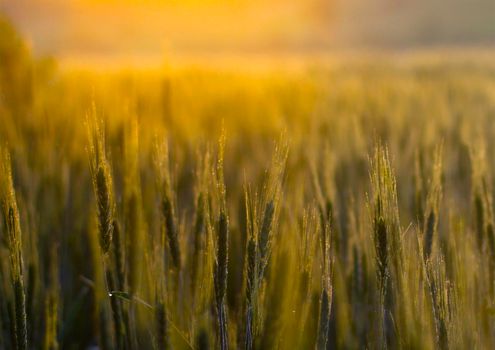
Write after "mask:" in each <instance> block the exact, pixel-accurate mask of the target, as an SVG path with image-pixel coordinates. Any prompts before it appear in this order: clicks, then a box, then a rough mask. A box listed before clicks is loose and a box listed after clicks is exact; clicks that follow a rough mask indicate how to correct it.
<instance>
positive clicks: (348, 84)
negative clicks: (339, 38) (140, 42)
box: [0, 36, 495, 349]
mask: <svg viewBox="0 0 495 350" xmlns="http://www.w3.org/2000/svg"><path fill="white" fill-rule="evenodd" d="M19 40H20V39H19ZM0 55H1V63H2V64H1V65H0V143H1V147H2V167H0V170H1V172H0V179H1V181H0V183H1V184H2V185H1V191H2V192H1V195H2V205H3V206H2V209H3V211H2V213H3V217H4V220H2V224H0V237H1V238H2V243H1V245H0V295H1V297H0V316H1V317H0V325H1V327H0V348H6V349H8V348H13V347H17V348H23V344H24V341H25V342H26V343H27V344H28V347H29V348H31V347H35V348H38V347H39V348H46V349H55V348H57V347H61V348H86V347H90V346H92V345H98V346H99V347H101V348H139V349H143V348H152V347H156V348H163V347H165V346H173V347H174V348H178V349H181V348H185V349H186V348H198V349H206V348H208V347H210V348H219V347H220V346H223V347H224V348H226V347H228V348H244V347H246V348H266V349H271V348H280V349H292V348H300V349H310V348H315V347H316V348H319V349H321V348H350V349H353V348H372V349H373V348H382V347H383V346H385V344H386V345H387V346H388V347H389V348H390V349H394V348H413V349H428V348H444V349H446V348H452V349H460V348H479V349H483V348H485V349H488V348H492V347H493V346H495V338H494V334H495V333H494V332H495V320H494V318H493V315H494V310H495V309H494V308H495V300H494V297H495V291H494V278H495V276H494V267H495V234H494V231H493V224H494V221H493V220H494V216H493V200H492V197H493V184H494V182H493V181H494V177H493V175H494V174H493V171H494V170H495V158H494V157H493V156H492V152H491V151H490V150H492V149H494V147H495V144H494V142H495V122H494V120H495V64H494V63H492V62H494V61H493V60H491V57H494V55H493V54H492V53H490V52H483V53H479V55H478V54H475V53H472V54H469V55H464V56H463V55H446V54H445V53H443V54H442V53H441V52H440V53H438V54H421V55H414V54H412V53H411V54H403V55H400V56H397V57H395V58H383V57H379V56H374V57H370V58H369V59H362V58H361V59H359V60H357V59H355V60H353V59H345V58H341V59H336V58H334V59H331V60H323V59H322V60H319V61H318V62H315V63H311V64H307V63H306V64H299V63H297V64H295V66H297V67H296V68H295V66H292V65H289V66H285V67H284V66H283V65H282V66H276V67H269V66H260V68H259V69H257V68H256V66H249V62H243V63H242V65H240V67H239V66H236V63H235V62H234V63H231V64H230V65H225V66H222V67H223V68H221V67H216V66H214V65H209V64H205V65H203V66H202V65H201V64H195V65H181V66H176V65H173V64H170V65H167V66H164V67H163V68H161V69H126V70H120V69H114V70H112V71H101V70H100V71H99V70H97V69H92V68H88V67H82V66H80V67H77V68H76V67H74V66H73V67H72V68H67V67H64V66H62V67H57V65H56V62H54V61H50V60H34V59H32V58H31V57H30V55H29V53H28V51H27V50H26V49H25V48H24V47H23V45H22V43H21V42H20V41H17V39H15V36H12V37H11V38H10V39H9V40H3V41H2V42H1V43H0ZM446 56H449V57H446ZM323 61H324V62H323ZM253 65H254V63H253ZM245 66H246V67H247V68H246V69H243V67H245ZM98 127H99V128H100V129H98ZM222 130H223V131H222ZM88 135H89V136H88ZM219 140H221V141H220V142H219ZM222 140H223V141H222ZM103 145H104V147H103ZM223 152H224V154H223ZM7 153H9V154H10V159H9V158H8V157H7V156H6V154H7ZM222 154H223V155H222ZM9 163H11V164H12V169H11V170H12V176H13V189H14V190H15V197H13V195H12V192H11V191H10V189H11V186H10V180H9V173H10V168H9V166H8V164H9ZM222 173H224V175H223V176H222ZM223 184H225V191H223V189H224V186H223ZM93 188H94V191H93ZM13 203H17V207H18V213H19V214H18V216H17V208H16V206H15V205H14V204H13ZM117 227H119V229H117ZM117 230H118V231H117ZM227 233H228V234H227ZM227 246H228V249H227V248H226V247H227ZM227 250H228V259H227ZM19 265H20V266H21V267H22V268H20V269H19ZM226 271H228V274H225V273H226ZM19 281H22V283H20V284H19ZM19 285H21V287H19ZM22 300H23V301H24V302H21V301H22ZM23 320H24V322H23ZM23 327H24V329H25V331H26V332H25V334H24V333H23V332H22V330H23ZM227 338H228V339H227ZM222 341H223V342H222Z"/></svg>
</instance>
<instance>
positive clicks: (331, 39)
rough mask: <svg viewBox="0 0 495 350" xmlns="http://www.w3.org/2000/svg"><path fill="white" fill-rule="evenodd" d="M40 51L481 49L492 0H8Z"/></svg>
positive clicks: (144, 57) (86, 55) (122, 56)
mask: <svg viewBox="0 0 495 350" xmlns="http://www.w3.org/2000/svg"><path fill="white" fill-rule="evenodd" d="M0 4H1V5H0V10H1V11H2V12H3V13H4V14H6V15H7V16H8V17H9V18H10V19H11V20H12V21H13V22H14V24H15V26H16V27H17V28H18V29H19V30H20V31H21V33H22V34H23V36H24V37H25V38H27V40H28V42H29V45H30V46H31V49H32V50H33V52H34V53H35V54H36V55H47V54H49V55H53V56H56V57H57V58H59V59H60V60H62V61H64V60H65V61H66V62H70V61H72V62H74V61H80V60H82V61H85V62H91V61H96V62H98V61H105V62H108V61H112V62H118V61H132V62H137V63H144V64H146V63H154V62H162V61H163V58H164V57H168V58H172V57H181V58H182V59H183V58H185V57H210V58H211V57H217V58H218V57H226V56H246V55H265V56H278V55H284V56H285V55H293V56H298V55H299V56H301V55H302V56H308V55H309V56H312V55H316V56H317V55H322V54H327V53H335V52H348V51H356V50H358V51H373V52H376V51H399V50H400V51H404V50H418V49H425V48H428V49H429V48H431V47H434V48H442V49H445V48H449V49H450V48H463V49H464V48H470V49H473V48H475V49H480V48H487V47H492V46H493V45H494V44H495V1H494V0H374V1H366V0H346V1H344V0H263V1H261V0H249V1H245V0H236V1H234V0H229V1H226V0H201V1H199V0H181V1H178V0H161V1H160V0H144V1H138V0H127V1H115V0H2V1H0Z"/></svg>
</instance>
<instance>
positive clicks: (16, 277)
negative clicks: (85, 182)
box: [0, 147, 28, 350]
mask: <svg viewBox="0 0 495 350" xmlns="http://www.w3.org/2000/svg"><path fill="white" fill-rule="evenodd" d="M0 157H1V158H0V162H1V164H0V186H1V187H0V195H1V201H2V209H3V217H4V227H5V229H6V234H7V247H8V251H9V263H10V278H11V283H12V287H13V292H14V302H13V307H14V315H13V316H14V318H15V321H14V322H13V325H14V345H15V348H16V349H19V350H24V349H27V346H28V344H27V320H26V296H25V292H24V280H23V258H22V234H21V225H20V221H19V210H18V208H17V201H16V197H15V191H14V186H13V181H12V170H11V165H10V155H9V153H8V151H7V150H5V149H3V148H2V147H0Z"/></svg>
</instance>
